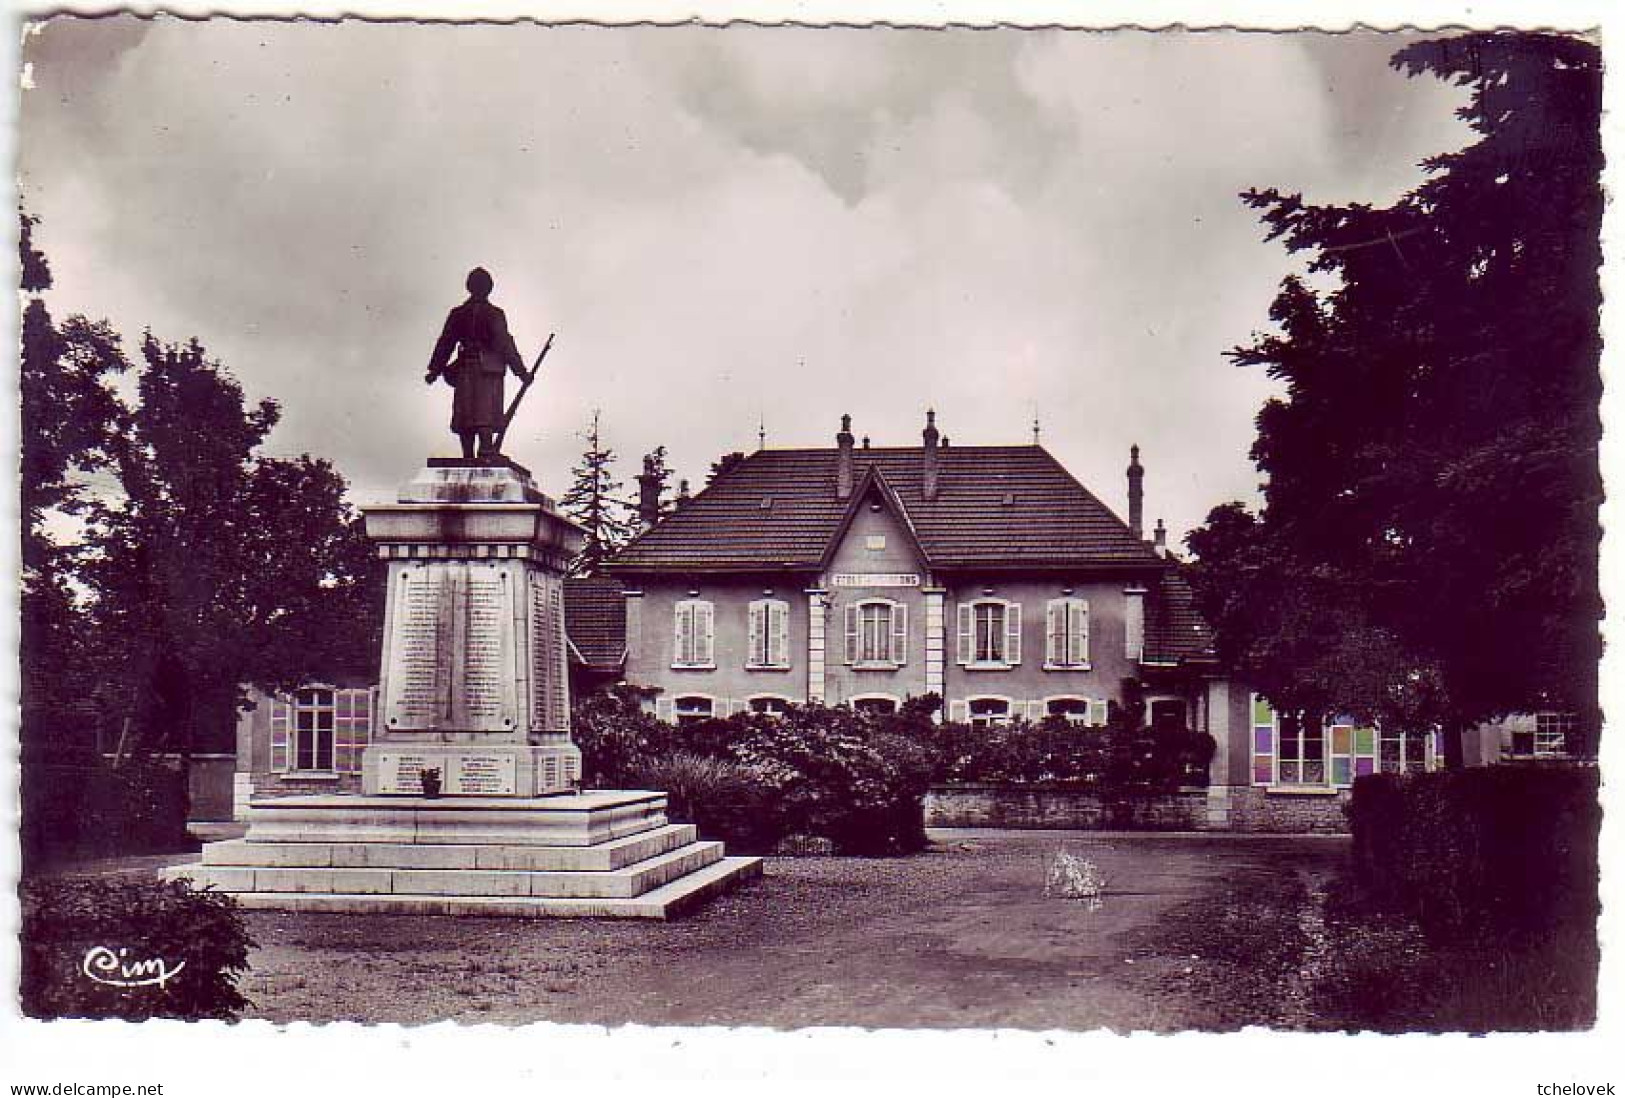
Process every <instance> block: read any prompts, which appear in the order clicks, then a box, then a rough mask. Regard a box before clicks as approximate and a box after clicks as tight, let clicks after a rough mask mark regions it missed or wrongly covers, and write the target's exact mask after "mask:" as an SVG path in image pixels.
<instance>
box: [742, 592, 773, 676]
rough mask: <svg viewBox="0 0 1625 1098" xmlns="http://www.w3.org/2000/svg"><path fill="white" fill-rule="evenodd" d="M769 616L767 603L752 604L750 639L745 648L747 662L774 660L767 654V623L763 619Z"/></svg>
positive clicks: (762, 662) (749, 663)
mask: <svg viewBox="0 0 1625 1098" xmlns="http://www.w3.org/2000/svg"><path fill="white" fill-rule="evenodd" d="M765 617H767V603H765V602H759V601H758V602H753V603H751V604H750V611H749V615H748V620H749V639H748V647H747V648H746V649H745V664H746V665H747V666H750V665H752V664H757V665H760V664H766V663H772V662H773V661H772V660H770V659H768V656H767V641H766V637H767V623H766V622H765V621H763V620H762V619H763V618H765Z"/></svg>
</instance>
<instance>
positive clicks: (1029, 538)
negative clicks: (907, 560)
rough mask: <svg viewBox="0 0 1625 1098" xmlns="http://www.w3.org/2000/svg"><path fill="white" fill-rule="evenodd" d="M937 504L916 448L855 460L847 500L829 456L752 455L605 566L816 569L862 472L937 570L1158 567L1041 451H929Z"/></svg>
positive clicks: (857, 453) (828, 452) (856, 496)
mask: <svg viewBox="0 0 1625 1098" xmlns="http://www.w3.org/2000/svg"><path fill="white" fill-rule="evenodd" d="M938 454H939V462H940V464H939V473H938V492H937V497H936V498H935V499H932V500H927V499H926V498H925V496H924V491H923V480H924V453H923V448H922V447H919V446H910V447H896V448H892V447H887V448H876V449H856V450H854V451H853V454H852V456H853V466H854V481H855V483H856V485H857V489H856V490H855V491H854V493H853V499H851V500H842V499H839V498H837V497H836V494H835V475H836V450H835V449H834V448H826V449H816V450H759V451H757V452H756V453H754V454H751V455H749V456H748V457H746V458H745V460H744V461H742V462H740V463H739V464H738V465H736V466H735V467H734V468H733V469H731V470H730V471H729V472H727V473H725V474H723V475H722V476H720V477H718V478H716V480H714V481H713V482H712V483H711V484H710V486H708V487H707V488H706V489H705V491H703V492H701V493H699V494H698V495H696V496H695V497H694V498H693V499H691V500H689V501H687V502H686V503H684V504H683V506H682V507H681V508H680V509H679V510H678V511H677V512H676V513H674V514H672V515H670V516H668V517H667V518H665V519H663V520H662V521H661V522H660V523H659V524H658V525H656V526H655V527H653V528H652V529H650V530H648V531H646V532H645V533H644V534H643V535H641V536H640V537H638V538H637V539H636V540H634V541H633V542H632V543H631V544H630V545H628V546H627V547H626V548H625V549H623V550H621V552H620V553H618V554H617V555H616V557H615V559H614V560H613V561H612V562H611V564H610V567H611V568H612V569H614V570H616V571H621V572H626V573H634V574H635V573H637V572H641V571H700V572H703V571H725V570H734V571H744V570H774V569H799V570H815V569H818V568H820V567H821V566H822V565H823V563H824V561H825V559H826V555H827V554H828V553H829V552H830V551H831V550H832V549H833V542H834V540H835V537H836V534H837V533H838V532H839V531H840V529H841V528H842V526H843V523H844V521H845V519H846V517H847V515H848V513H849V512H850V511H851V509H852V508H853V507H854V506H856V505H857V503H858V502H861V500H860V496H861V494H862V492H863V490H864V485H865V484H866V483H867V482H868V481H869V479H871V472H870V471H871V470H873V472H874V474H878V476H879V478H880V480H881V481H882V482H883V490H884V489H886V488H889V489H890V490H891V492H892V493H893V496H894V499H895V500H896V502H897V503H898V504H899V505H900V506H901V508H902V510H903V512H904V514H903V518H904V520H905V522H907V523H908V524H909V525H910V526H911V528H912V529H913V531H914V533H915V535H916V537H917V538H918V540H919V543H920V547H921V549H922V550H923V551H924V553H925V555H926V557H927V558H928V561H929V563H930V565H931V566H932V567H934V568H948V569H952V568H989V569H1011V568H1032V567H1042V568H1048V567H1066V568H1095V567H1103V566H1111V567H1122V566H1129V567H1134V566H1140V567H1146V568H1155V567H1158V566H1159V565H1160V564H1161V560H1160V558H1158V557H1157V555H1156V554H1155V553H1154V552H1153V551H1152V550H1151V549H1150V548H1149V547H1148V546H1146V545H1145V544H1144V543H1143V542H1141V541H1140V540H1138V539H1136V538H1135V537H1134V535H1133V534H1132V533H1130V532H1129V529H1128V527H1127V525H1126V524H1124V522H1123V521H1122V520H1121V519H1119V518H1118V517H1117V516H1116V515H1114V514H1112V512H1111V511H1110V510H1108V509H1107V508H1106V506H1105V505H1104V504H1103V503H1101V502H1100V501H1099V500H1098V499H1096V498H1095V497H1094V495H1092V494H1091V493H1090V492H1089V491H1088V489H1086V488H1084V487H1083V486H1082V485H1081V484H1079V483H1078V482H1077V481H1076V480H1074V479H1073V478H1072V476H1071V474H1069V473H1068V472H1067V471H1066V470H1065V469H1064V468H1062V466H1061V464H1060V463H1059V462H1058V461H1056V460H1055V459H1054V458H1053V457H1051V456H1050V454H1049V452H1048V451H1047V450H1045V449H1043V448H1042V447H1040V446H951V447H946V448H943V449H941V450H939V451H938Z"/></svg>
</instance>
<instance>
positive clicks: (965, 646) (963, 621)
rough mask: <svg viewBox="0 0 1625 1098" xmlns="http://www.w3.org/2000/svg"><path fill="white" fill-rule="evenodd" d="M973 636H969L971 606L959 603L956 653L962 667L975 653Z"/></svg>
mask: <svg viewBox="0 0 1625 1098" xmlns="http://www.w3.org/2000/svg"><path fill="white" fill-rule="evenodd" d="M973 645H974V638H972V636H971V608H970V605H969V604H968V603H960V604H959V645H958V649H957V652H956V654H957V655H958V657H959V666H961V667H963V666H965V665H966V664H967V663H969V662H970V661H971V657H972V656H974V655H975V654H976V649H975V647H974V646H973Z"/></svg>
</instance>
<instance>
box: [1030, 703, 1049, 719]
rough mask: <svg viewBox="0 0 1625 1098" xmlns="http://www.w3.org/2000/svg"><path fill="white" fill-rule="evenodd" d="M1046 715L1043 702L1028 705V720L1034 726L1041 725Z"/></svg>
mask: <svg viewBox="0 0 1625 1098" xmlns="http://www.w3.org/2000/svg"><path fill="white" fill-rule="evenodd" d="M1044 715H1045V714H1044V703H1043V702H1041V701H1030V702H1028V703H1027V719H1028V720H1029V721H1031V722H1032V723H1034V724H1039V723H1041V722H1042V721H1043V719H1044Z"/></svg>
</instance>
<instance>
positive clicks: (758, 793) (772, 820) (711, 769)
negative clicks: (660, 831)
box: [633, 751, 784, 854]
mask: <svg viewBox="0 0 1625 1098" xmlns="http://www.w3.org/2000/svg"><path fill="white" fill-rule="evenodd" d="M633 777H634V778H635V781H634V782H633V784H635V785H638V786H641V787H644V788H647V789H658V790H661V791H663V792H664V793H665V794H666V807H667V815H668V816H669V817H670V818H671V819H673V820H675V821H677V822H678V823H691V824H693V825H694V826H695V827H697V828H699V832H700V836H701V838H705V839H718V840H721V841H722V842H724V843H727V844H728V848H729V849H730V850H731V851H732V852H734V853H741V854H766V853H770V852H771V851H772V850H773V848H774V846H775V845H776V844H777V843H778V841H779V839H780V838H782V837H783V834H784V832H783V829H782V828H781V826H780V823H779V818H778V813H777V812H776V811H774V808H773V805H772V804H770V803H769V799H768V796H767V791H766V789H765V788H764V787H763V784H762V782H761V781H760V780H759V777H758V775H756V774H755V773H754V772H753V771H751V770H750V768H749V767H746V766H742V765H740V764H739V763H736V762H730V761H728V760H727V759H716V758H707V757H706V756H704V755H696V754H694V753H692V752H688V751H678V752H676V753H674V754H671V755H668V756H665V757H664V758H654V759H649V760H647V761H646V762H644V763H643V764H642V765H641V766H639V767H638V768H637V769H635V770H634V771H633Z"/></svg>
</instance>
